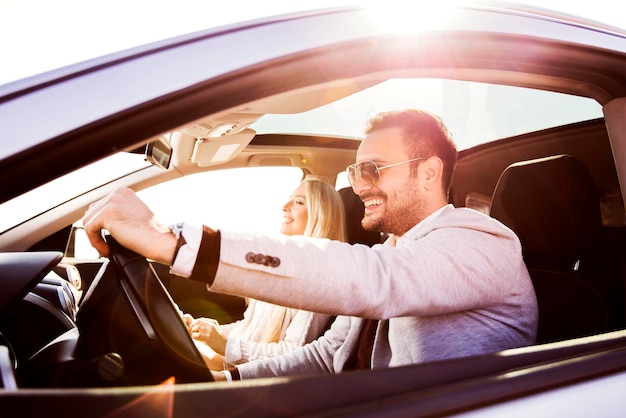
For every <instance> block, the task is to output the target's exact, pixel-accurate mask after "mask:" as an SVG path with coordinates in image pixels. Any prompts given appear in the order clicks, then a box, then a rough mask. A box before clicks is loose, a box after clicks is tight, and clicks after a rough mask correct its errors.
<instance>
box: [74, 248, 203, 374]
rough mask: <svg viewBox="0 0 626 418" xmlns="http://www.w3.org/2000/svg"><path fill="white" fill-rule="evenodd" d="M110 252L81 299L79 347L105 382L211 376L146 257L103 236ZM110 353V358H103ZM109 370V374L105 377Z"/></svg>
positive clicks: (78, 322) (84, 357)
mask: <svg viewBox="0 0 626 418" xmlns="http://www.w3.org/2000/svg"><path fill="white" fill-rule="evenodd" d="M105 239H106V241H107V243H108V245H109V248H110V251H111V257H110V260H112V262H110V261H109V264H108V265H107V267H106V268H105V269H102V270H103V273H102V275H101V276H99V277H97V278H96V279H95V280H94V283H92V286H91V287H90V289H89V291H88V292H87V295H86V296H85V298H84V300H83V302H82V303H81V306H80V309H79V312H78V316H77V324H78V327H79V330H80V340H79V344H78V353H79V355H80V357H82V359H83V361H87V362H89V361H92V362H95V363H96V365H95V366H94V367H95V368H99V369H101V368H102V367H101V366H102V365H101V364H100V362H103V364H104V367H105V368H107V367H108V368H109V369H110V370H109V371H108V372H107V371H106V370H105V371H104V372H103V371H102V370H99V371H98V373H96V375H97V376H96V377H94V378H93V379H92V380H93V382H91V383H95V384H96V385H101V384H102V383H104V381H106V380H110V381H109V382H108V383H109V384H111V385H120V384H127V385H146V384H158V383H161V382H163V381H165V380H167V379H169V378H170V377H174V378H175V380H176V382H179V383H188V382H206V381H212V380H213V377H212V375H211V372H210V371H209V369H208V368H207V367H206V365H205V363H204V360H203V359H202V356H201V355H200V352H199V351H198V349H197V348H196V346H195V344H194V342H193V341H192V339H191V336H190V335H189V331H188V330H187V326H186V325H185V323H184V321H183V319H182V316H181V313H180V311H179V309H178V308H177V306H176V305H175V303H174V301H173V300H172V298H171V296H170V294H169V293H168V291H167V289H166V288H165V286H164V285H163V283H162V282H161V280H160V279H159V277H158V276H157V274H156V272H155V271H154V269H153V268H152V266H151V265H150V263H148V261H147V260H146V259H145V258H144V257H142V256H140V255H139V254H137V253H135V252H133V251H130V250H128V249H126V248H124V247H122V246H121V245H120V244H119V243H118V242H117V241H115V239H113V238H112V237H111V236H107V237H105ZM102 359H106V360H102ZM107 376H109V377H108V378H107Z"/></svg>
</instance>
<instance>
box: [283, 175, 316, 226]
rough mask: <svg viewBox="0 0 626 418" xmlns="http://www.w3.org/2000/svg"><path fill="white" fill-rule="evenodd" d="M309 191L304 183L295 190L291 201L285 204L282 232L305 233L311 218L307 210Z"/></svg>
mask: <svg viewBox="0 0 626 418" xmlns="http://www.w3.org/2000/svg"><path fill="white" fill-rule="evenodd" d="M306 200H307V193H306V187H305V184H304V183H302V184H300V186H298V188H297V189H296V190H295V191H294V192H293V194H292V195H291V197H290V198H289V201H287V203H285V204H284V205H283V223H282V225H281V227H280V232H282V233H283V234H285V235H303V234H304V231H305V230H306V224H307V221H308V220H309V214H308V212H307V205H306V202H307V201H306Z"/></svg>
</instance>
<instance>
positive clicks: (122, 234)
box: [83, 110, 537, 379]
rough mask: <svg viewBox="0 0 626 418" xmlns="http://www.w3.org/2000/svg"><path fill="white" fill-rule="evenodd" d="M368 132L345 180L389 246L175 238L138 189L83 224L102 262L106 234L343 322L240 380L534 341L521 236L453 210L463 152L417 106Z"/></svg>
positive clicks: (198, 235) (190, 230) (240, 290)
mask: <svg viewBox="0 0 626 418" xmlns="http://www.w3.org/2000/svg"><path fill="white" fill-rule="evenodd" d="M366 134H367V135H366V137H365V139H364V140H363V142H362V143H361V145H360V146H359V149H358V152H357V159H356V160H357V163H356V164H354V165H352V166H350V167H348V170H347V171H348V175H349V178H350V181H351V184H352V187H353V189H354V191H355V193H357V194H358V195H359V197H360V198H361V200H362V201H363V202H364V204H365V215H364V217H363V221H362V224H363V226H364V228H365V229H371V230H377V231H383V232H386V233H388V234H389V235H390V237H389V239H388V240H387V241H386V242H385V243H384V244H382V245H375V246H374V247H372V248H369V247H366V246H362V245H354V246H351V245H349V244H346V243H341V242H336V241H329V240H322V239H310V238H304V237H284V238H270V237H264V236H261V235H257V234H244V233H235V232H232V231H215V230H212V229H210V228H208V227H204V228H203V229H202V230H201V229H199V228H194V227H193V226H190V225H184V226H183V227H182V233H180V234H178V232H179V231H177V229H176V228H174V232H175V233H174V234H172V233H171V232H170V230H169V229H168V228H166V227H164V226H163V225H159V224H158V222H157V221H155V220H154V216H153V214H152V212H151V211H150V210H149V209H148V208H147V207H146V206H145V205H144V204H143V203H142V202H141V201H139V199H137V198H136V197H135V195H134V194H133V193H132V192H131V191H130V190H127V189H122V190H118V191H116V192H114V193H112V194H111V195H109V196H108V197H107V198H105V199H103V200H101V201H99V202H96V203H95V204H93V205H92V206H91V207H90V209H89V210H88V211H87V213H86V215H85V218H84V220H83V222H84V225H85V228H86V230H87V233H88V235H89V237H90V241H91V242H92V244H93V245H94V247H96V249H98V250H99V251H100V253H101V254H103V255H107V254H108V248H107V246H106V244H105V243H104V241H103V240H102V237H101V233H100V231H101V229H103V228H105V229H107V230H108V231H109V232H110V233H111V235H113V236H114V237H115V238H116V239H117V240H118V241H119V242H120V243H121V244H122V245H124V246H126V247H128V248H129V249H131V250H134V251H136V252H138V253H140V254H142V255H144V256H146V257H147V258H150V259H153V260H156V261H159V262H162V263H164V264H168V265H171V266H172V271H173V272H174V273H176V274H179V275H181V276H184V277H189V278H191V279H193V280H200V281H204V282H206V283H207V285H208V286H209V288H210V289H211V290H212V291H216V292H223V293H231V294H237V295H240V296H246V297H252V298H255V299H261V300H265V301H268V302H272V303H275V304H280V305H285V306H289V307H294V308H300V309H306V310H310V311H317V312H322V313H329V314H336V315H342V316H340V317H338V319H337V320H336V321H335V323H334V324H333V327H331V329H330V330H329V331H328V332H327V333H326V334H325V335H324V336H323V337H322V338H320V339H319V340H318V341H316V342H314V343H312V344H309V345H307V346H305V347H303V348H301V349H299V350H297V351H295V352H293V353H290V354H288V355H286V356H281V357H278V358H274V359H268V360H263V361H260V362H253V363H249V364H245V365H241V366H238V369H237V370H236V372H237V374H236V377H239V376H241V377H242V378H247V377H254V376H273V375H286V374H301V373H309V372H340V371H343V370H349V369H355V368H380V367H390V366H399V365H406V364H414V363H419V362H423V361H432V360H439V359H445V358H453V357H461V356H468V355H474V354H482V353H488V352H494V351H499V350H503V349H507V348H512V347H518V346H524V345H529V344H532V343H534V341H535V336H536V328H537V302H536V298H535V294H534V290H533V286H532V282H531V280H530V277H529V275H528V271H527V269H526V266H525V265H524V261H523V259H522V254H521V246H520V243H519V240H518V238H517V237H516V236H515V234H514V233H513V232H511V231H510V230H509V229H508V228H506V227H505V226H504V225H502V224H501V223H499V222H498V221H496V220H494V219H492V218H489V217H487V216H484V215H482V214H480V213H478V212H475V211H472V210H470V209H465V208H460V209H457V208H454V207H453V206H452V205H450V204H448V190H449V187H450V183H451V181H452V175H453V173H454V167H455V164H456V158H457V152H456V148H455V146H454V143H453V141H452V139H451V137H450V135H449V133H448V131H447V129H446V128H445V126H444V125H443V123H442V122H441V121H440V120H439V119H438V118H436V117H434V116H432V115H430V114H428V113H425V112H421V111H418V110H405V111H396V112H388V113H383V114H380V115H378V116H377V117H375V118H373V119H372V120H370V123H369V126H368V129H367V131H366ZM177 234H178V238H177V237H176V235H177ZM348 315H349V316H348ZM357 317H358V318H357ZM362 318H370V319H375V320H377V321H367V320H365V319H362ZM233 371H235V370H233ZM228 375H229V374H228V373H227V376H226V377H228ZM223 377H224V376H221V375H218V376H216V378H218V379H219V378H223Z"/></svg>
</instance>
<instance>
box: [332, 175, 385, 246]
mask: <svg viewBox="0 0 626 418" xmlns="http://www.w3.org/2000/svg"><path fill="white" fill-rule="evenodd" d="M339 195H341V200H343V206H344V208H345V210H346V230H347V232H348V242H349V243H350V244H356V243H359V244H365V245H369V246H370V247H371V246H372V245H374V244H380V242H381V236H380V233H379V232H375V231H366V230H365V229H363V227H362V226H361V221H362V220H363V215H364V214H365V206H364V205H363V202H362V201H361V199H360V198H359V196H358V195H357V194H356V193H354V191H353V190H352V188H351V187H345V188H343V189H339Z"/></svg>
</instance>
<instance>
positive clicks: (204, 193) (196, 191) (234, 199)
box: [138, 167, 303, 233]
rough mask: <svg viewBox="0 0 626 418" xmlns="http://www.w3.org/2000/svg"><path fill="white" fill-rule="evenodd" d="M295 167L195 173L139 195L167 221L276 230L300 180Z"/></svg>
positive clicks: (156, 213)
mask: <svg viewBox="0 0 626 418" xmlns="http://www.w3.org/2000/svg"><path fill="white" fill-rule="evenodd" d="M302 175H303V173H302V170H301V169H299V168H296V167H248V168H236V169H228V170H217V171H210V172H206V173H199V174H194V175H191V176H187V177H185V178H181V179H177V180H173V181H169V182H166V183H163V184H160V185H157V186H153V187H150V188H148V189H145V190H142V191H140V192H139V193H138V196H139V197H140V198H141V199H142V200H143V201H144V202H146V203H147V204H148V206H149V207H150V208H151V209H152V210H153V211H154V213H155V215H156V216H157V217H158V218H159V219H161V220H163V221H164V222H167V223H175V222H180V221H184V222H192V223H196V224H205V225H208V226H210V227H213V228H228V229H238V230H244V231H261V232H266V233H277V232H278V231H279V229H280V224H281V222H282V206H283V204H284V203H285V202H286V201H287V200H288V199H289V196H291V193H292V192H293V191H294V190H295V189H296V188H297V187H298V184H299V183H300V181H301V180H302Z"/></svg>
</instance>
